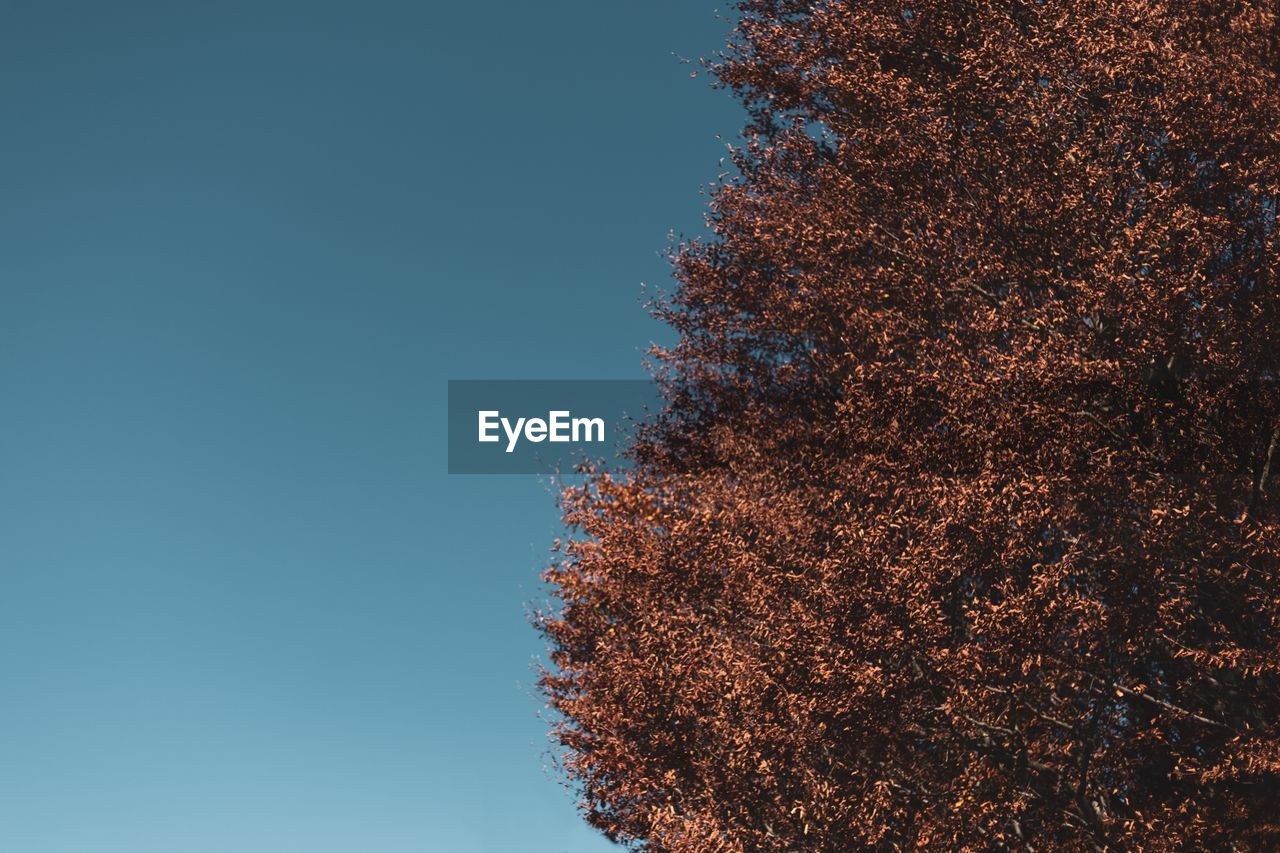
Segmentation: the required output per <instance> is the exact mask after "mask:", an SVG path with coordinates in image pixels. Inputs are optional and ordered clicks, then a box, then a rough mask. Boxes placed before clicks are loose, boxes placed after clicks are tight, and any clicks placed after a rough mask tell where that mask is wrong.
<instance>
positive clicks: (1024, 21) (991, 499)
mask: <svg viewBox="0 0 1280 853" xmlns="http://www.w3.org/2000/svg"><path fill="white" fill-rule="evenodd" d="M740 6H741V9H740V11H741V17H740V22H739V24H738V26H737V29H736V32H735V35H734V38H733V41H732V44H731V46H730V48H729V50H728V52H727V53H726V54H725V55H724V56H723V57H722V58H721V59H720V60H719V61H718V62H717V63H715V64H714V70H715V73H716V74H717V75H718V78H719V80H720V81H721V82H722V83H723V84H724V85H725V86H727V87H729V88H731V89H732V90H734V91H735V92H736V93H737V94H738V95H739V96H740V98H741V100H742V101H743V103H744V104H745V105H746V107H747V109H748V113H749V116H750V122H749V125H748V127H747V131H746V134H745V136H744V142H743V144H742V146H741V148H739V149H738V150H737V151H736V153H735V160H736V162H735V166H736V170H735V172H734V175H733V176H732V177H728V178H726V179H724V180H723V181H722V182H721V183H720V184H719V185H718V186H717V189H716V192H715V195H714V199H713V201H712V206H711V213H710V222H711V226H712V236H710V237H709V238H707V239H705V240H698V241H692V242H688V243H686V244H682V245H680V246H678V247H677V249H676V251H675V256H674V261H675V265H676V272H677V279H678V282H679V286H678V288H677V289H676V291H675V293H674V294H673V295H672V297H671V298H670V299H669V300H668V301H666V302H665V303H663V304H661V305H660V306H659V307H658V309H657V310H658V312H659V314H660V316H662V317H663V318H664V319H665V320H666V321H668V322H669V323H670V324H671V325H672V326H673V327H674V328H675V329H676V330H677V331H678V332H679V334H680V343H679V344H678V345H677V346H675V347H674V348H673V349H671V350H669V351H663V352H660V353H659V368H658V372H659V377H660V379H661V381H662V382H663V383H664V387H665V390H666V393H667V399H668V402H669V406H668V409H667V411H666V412H665V413H664V414H663V415H662V416H661V417H660V418H658V419H656V420H655V421H654V422H653V423H652V424H651V425H650V426H649V427H647V429H646V430H645V431H644V433H643V434H642V435H641V436H640V438H639V439H638V440H637V442H636V446H635V448H634V456H635V460H636V465H635V467H634V470H632V471H630V472H628V473H626V474H618V475H608V474H605V473H596V474H592V475H589V476H588V477H587V478H586V481H585V485H583V486H581V487H575V488H570V489H568V490H567V491H566V493H565V495H564V498H563V503H564V515H565V519H566V521H567V522H568V523H569V524H570V525H571V526H572V528H573V529H574V531H575V533H574V535H573V536H572V537H571V538H570V540H569V541H568V542H567V543H566V544H565V545H564V546H563V547H562V548H561V549H560V550H559V552H558V553H557V556H556V559H555V560H554V562H553V564H552V565H551V567H550V568H549V569H548V571H547V573H546V577H547V579H548V581H549V582H550V583H551V585H552V587H553V589H554V590H555V594H556V595H557V597H558V604H557V605H556V606H554V607H552V608H551V609H549V610H548V611H547V612H545V613H543V614H541V615H540V616H539V617H538V622H539V625H540V627H541V629H542V630H543V631H544V632H545V635H546V636H547V638H548V640H549V642H550V644H551V647H552V661H553V667H552V669H551V670H550V671H548V672H547V673H546V674H545V676H544V679H543V686H544V689H545V691H546V692H547V695H548V697H549V699H550V702H551V704H552V706H553V707H554V709H555V710H556V711H557V712H558V714H559V719H560V722H559V723H558V725H557V729H556V732H555V735H556V737H557V738H558V741H559V742H560V743H561V744H562V745H563V747H564V758H565V763H566V766H567V769H568V772H569V774H570V776H571V777H572V778H573V779H574V781H575V782H576V783H578V784H579V785H580V786H581V789H582V791H583V797H584V800H583V808H584V811H585V813H586V815H587V817H588V819H589V820H590V821H591V822H592V823H593V824H594V825H596V826H597V827H599V828H600V829H602V830H603V831H604V832H605V833H606V834H607V835H609V836H610V837H611V838H614V839H617V840H619V841H622V842H625V843H630V844H633V845H635V846H638V847H641V848H644V849H648V850H654V851H794V850H813V851H844V850H851V851H852V850H864V849H866V850H894V849H907V848H911V849H926V850H939V851H950V850H990V849H1018V850H1130V849H1132V850H1170V849H1188V850H1189V849H1206V850H1249V851H1253V850H1273V849H1280V822H1278V821H1280V818H1278V817H1277V816H1280V731H1278V730H1277V717H1278V715H1280V596H1278V594H1277V593H1278V592H1280V583H1278V580H1277V572H1278V571H1280V560H1278V559H1277V556H1278V555H1280V517H1278V512H1280V487H1277V482H1276V481H1277V480H1280V458H1276V457H1280V452H1277V439H1278V437H1280V391H1278V389H1277V370H1278V365H1277V361H1280V315H1278V313H1277V309H1278V308H1280V295H1278V293H1277V284H1278V282H1277V274H1276V270H1277V260H1278V257H1277V255H1278V251H1277V250H1278V244H1277V234H1276V230H1275V219H1276V203H1277V189H1278V180H1280V122H1278V120H1277V119H1278V117H1280V80H1277V70H1278V68H1277V66H1278V64H1280V26H1278V24H1277V19H1276V13H1277V7H1276V5H1275V4H1274V3H1269V2H1268V3H1263V2H1252V1H1251V0H1250V1H1249V2H1198V1H1197V0H1178V2H1158V0H1097V2H1074V1H1073V0H1041V2H1022V0H1002V2H991V3H987V2H972V3H970V2H957V1H956V0H904V2H897V3H885V2H818V3H803V2H781V0H777V1H776V2H765V0H759V2H745V3H742V4H740Z"/></svg>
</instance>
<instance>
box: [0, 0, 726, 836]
mask: <svg viewBox="0 0 1280 853" xmlns="http://www.w3.org/2000/svg"><path fill="white" fill-rule="evenodd" d="M714 9H715V5H714V4H711V3H703V2H690V0H678V2H677V0H662V2H658V0H645V2H640V0H621V2H606V3H601V2H588V0H550V2H545V3H535V2H528V0H519V1H518V2H517V0H508V2H498V3H443V2H409V0H404V2H367V0H366V2H359V3H356V2H342V3H334V2H320V1H319V0H306V2H302V1H301V0H299V2H279V0H233V2H218V3H174V2H131V1H130V0H121V2H114V3H108V2H98V1H97V0H94V2H66V3H41V2H36V0H7V2H5V3H4V4H3V9H2V11H0V115H3V117H4V132H3V134H0V851H5V853H8V851H13V853H294V851H296V853H339V851H341V853H398V851H450V853H455V852H457V853H465V851H503V853H507V851H533V853H540V851H556V852H557V853H559V851H572V853H590V852H591V851H600V850H603V849H609V847H608V845H607V844H605V843H604V842H603V841H602V840H600V839H598V838H597V837H596V836H595V835H594V834H593V833H592V832H590V831H589V830H588V829H586V827H585V825H582V824H581V822H580V820H579V819H578V817H577V815H576V813H575V811H574V809H573V803H572V798H571V797H570V796H569V795H568V794H567V793H566V792H565V791H563V790H562V789H561V788H560V787H559V785H558V784H557V782H556V780H555V778H554V777H553V776H552V775H550V774H549V773H548V771H547V770H546V768H545V764H546V761H545V758H546V750H547V744H546V740H545V724H544V722H543V721H541V720H540V719H539V718H538V714H539V713H540V711H541V700H540V699H539V698H538V697H537V696H536V694H535V691H534V686H533V685H534V680H535V673H534V669H533V664H534V661H535V659H536V658H537V657H538V656H539V655H540V654H541V651H542V644H541V641H540V639H539V638H538V637H537V636H536V635H535V633H534V632H533V631H532V629H531V628H529V627H528V624H527V622H526V619H525V608H526V604H527V603H528V602H530V601H531V600H534V599H536V598H537V596H538V593H539V590H538V585H537V581H536V576H537V571H538V569H539V568H540V567H541V565H542V564H543V561H544V559H545V556H546V553H545V551H546V547H547V545H548V544H549V542H550V540H551V539H552V538H553V537H554V536H555V535H556V533H557V519H556V513H555V509H554V505H553V501H552V497H551V495H550V494H549V492H548V488H547V484H546V483H545V482H542V481H540V480H538V479H536V478H497V477H470V478H466V477H452V478H451V477H448V476H447V475H446V474H445V473H444V471H445V436H444V432H443V431H444V426H445V413H444V404H445V388H446V385H445V382H446V380H447V379H449V378H479V377H492V378H539V377H555V378H577V377H583V378H615V377H616V378H635V377H641V376H643V373H642V368H641V351H642V349H643V347H644V345H645V344H646V342H647V341H649V340H650V339H652V338H654V337H655V336H657V335H661V334H662V332H661V330H660V329H659V328H658V327H657V326H656V325H655V324H654V323H653V322H652V321H651V320H649V319H648V318H647V317H646V315H645V313H644V311H643V309H642V307H641V306H640V287H639V284H640V282H641V281H648V282H651V283H655V284H661V283H663V282H664V281H665V279H666V278H667V275H668V271H667V268H666V264H665V261H664V260H663V259H662V258H661V257H660V252H661V250H662V249H663V248H664V247H665V245H666V241H667V232H668V230H669V229H676V230H685V231H688V230H693V229H697V228H698V227H699V226H700V223H701V215H702V207H703V204H704V201H705V199H703V198H702V197H701V196H700V194H699V190H700V188H701V187H702V186H703V185H705V184H706V182H708V181H709V180H711V179H712V178H714V176H715V174H716V172H717V170H718V160H719V157H720V156H721V154H722V152H723V143H721V142H719V141H718V140H717V139H716V136H715V135H716V133H723V134H725V135H726V137H730V136H732V134H733V133H734V132H735V131H736V129H737V127H738V125H739V124H740V118H739V114H738V110H737V108H736V107H735V105H734V104H733V102H732V100H731V98H730V97H729V96H728V95H726V94H724V93H720V92H715V91H712V90H711V89H710V88H709V86H708V83H707V80H706V78H705V77H703V76H699V78H698V79H696V80H693V79H690V77H689V72H690V70H691V67H692V66H689V65H682V64H680V63H679V62H677V61H676V60H675V59H674V58H672V56H671V54H672V53H673V52H675V53H678V54H682V55H685V56H690V57H697V56H699V55H705V54H708V53H711V52H713V51H715V50H716V49H717V48H718V46H719V45H721V44H722V43H723V42H724V39H725V37H726V34H727V29H728V24H727V23H726V22H725V21H724V20H722V19H718V18H717V17H716V16H715V14H714Z"/></svg>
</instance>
